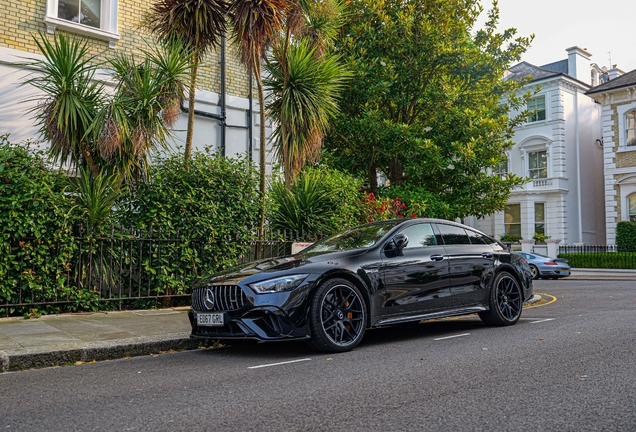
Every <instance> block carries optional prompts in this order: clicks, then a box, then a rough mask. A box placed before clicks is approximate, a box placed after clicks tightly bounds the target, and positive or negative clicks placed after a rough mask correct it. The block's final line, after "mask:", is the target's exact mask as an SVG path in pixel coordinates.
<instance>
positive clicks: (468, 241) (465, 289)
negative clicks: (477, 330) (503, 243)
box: [437, 223, 495, 308]
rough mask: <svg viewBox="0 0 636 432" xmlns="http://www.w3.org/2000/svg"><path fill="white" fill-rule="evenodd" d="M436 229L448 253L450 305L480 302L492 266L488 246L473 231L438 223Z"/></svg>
mask: <svg viewBox="0 0 636 432" xmlns="http://www.w3.org/2000/svg"><path fill="white" fill-rule="evenodd" d="M437 229H438V230H439V233H440V235H441V238H442V241H443V243H444V249H445V251H446V255H447V256H448V261H449V268H450V270H449V271H450V285H451V287H450V289H451V294H452V306H453V308H456V307H462V306H473V305H477V304H482V303H484V302H485V301H486V299H487V298H488V297H487V296H488V285H489V282H490V278H491V277H492V276H493V274H494V268H495V264H494V262H495V256H494V254H493V249H492V247H491V246H490V245H489V244H487V241H486V240H485V239H484V238H483V235H482V234H480V233H477V232H476V231H472V230H469V229H464V228H463V227H460V226H456V225H447V224H442V223H438V224H437Z"/></svg>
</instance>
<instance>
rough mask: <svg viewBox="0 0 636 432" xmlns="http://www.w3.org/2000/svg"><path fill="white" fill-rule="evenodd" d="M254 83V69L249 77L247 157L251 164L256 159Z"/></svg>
mask: <svg viewBox="0 0 636 432" xmlns="http://www.w3.org/2000/svg"><path fill="white" fill-rule="evenodd" d="M252 81H253V77H252V68H250V76H249V86H250V95H249V105H250V107H249V108H248V110H247V124H248V125H249V126H248V127H249V129H248V132H247V141H248V145H247V157H248V160H249V161H250V162H251V161H252V160H253V159H254V155H253V154H252V153H253V149H252V140H253V134H254V131H253V129H252V119H253V118H254V117H253V115H254V111H253V110H252V103H253V100H254V95H253V94H252V89H253V87H254V86H253V85H252Z"/></svg>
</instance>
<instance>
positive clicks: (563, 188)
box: [513, 177, 569, 193]
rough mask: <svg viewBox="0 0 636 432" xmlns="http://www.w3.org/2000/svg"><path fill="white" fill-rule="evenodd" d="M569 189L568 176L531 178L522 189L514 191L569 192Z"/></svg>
mask: <svg viewBox="0 0 636 432" xmlns="http://www.w3.org/2000/svg"><path fill="white" fill-rule="evenodd" d="M568 190H569V187H568V179H567V178H565V177H552V178H541V179H533V180H530V181H529V182H528V183H526V184H525V185H523V186H522V187H521V188H520V189H517V190H515V191H514V192H513V193H523V192H534V193H543V192H567V191H568Z"/></svg>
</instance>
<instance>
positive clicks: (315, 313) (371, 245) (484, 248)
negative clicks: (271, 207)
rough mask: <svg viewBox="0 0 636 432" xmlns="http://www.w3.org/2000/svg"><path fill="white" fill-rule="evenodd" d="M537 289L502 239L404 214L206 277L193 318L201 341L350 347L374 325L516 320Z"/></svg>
mask: <svg viewBox="0 0 636 432" xmlns="http://www.w3.org/2000/svg"><path fill="white" fill-rule="evenodd" d="M531 296H532V274H531V271H530V268H529V267H528V265H527V263H526V261H525V259H523V257H522V256H521V255H519V254H517V253H515V252H509V251H508V250H507V248H506V247H505V246H504V245H503V244H501V243H499V242H498V241H496V240H494V239H492V238H491V237H489V236H487V235H485V234H484V233H482V232H479V231H477V230H474V229H472V228H470V227H466V226H463V225H460V224H457V223H454V222H449V221H445V220H439V219H401V220H393V221H386V222H377V223H372V224H367V225H362V226H359V227H356V228H353V229H350V230H348V231H345V232H343V233H341V234H338V235H335V236H333V237H330V238H327V239H325V240H322V241H320V242H318V243H315V244H314V245H313V246H311V247H309V248H307V249H305V250H303V251H301V252H300V253H297V254H296V255H292V256H287V257H280V258H274V259H266V260H261V261H256V262H252V263H249V264H247V265H243V266H237V267H234V268H232V269H229V270H227V271H224V272H221V273H219V274H216V275H213V276H210V277H207V278H204V279H203V280H201V282H200V283H199V284H198V285H196V286H195V288H194V289H193V292H192V308H191V310H190V312H189V318H190V323H191V325H192V337H196V338H204V339H219V340H232V339H253V340H257V341H260V342H267V341H281V340H306V341H307V342H308V343H309V344H310V345H311V346H312V347H313V348H315V349H317V350H320V351H326V352H343V351H348V350H351V349H353V348H354V347H355V346H357V345H358V344H359V343H360V341H361V340H362V338H363V336H364V333H365V330H366V329H367V328H370V327H379V326H387V325H393V324H398V323H406V322H418V321H420V320H422V319H430V318H442V317H449V316H457V315H465V314H472V313H478V314H479V317H480V318H481V319H482V321H484V322H485V323H486V324H488V325H498V326H507V325H512V324H515V323H516V322H517V321H518V320H519V317H520V316H521V311H522V304H523V302H524V301H525V300H526V299H528V298H530V297H531Z"/></svg>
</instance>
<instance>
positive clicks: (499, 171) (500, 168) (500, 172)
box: [492, 156, 510, 178]
mask: <svg viewBox="0 0 636 432" xmlns="http://www.w3.org/2000/svg"><path fill="white" fill-rule="evenodd" d="M504 166H505V168H504ZM492 173H493V174H494V175H496V176H499V177H501V178H506V177H507V176H508V174H510V159H509V158H508V157H507V156H506V160H505V161H503V162H501V163H499V165H497V166H496V167H495V169H494V170H493V172H492Z"/></svg>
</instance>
